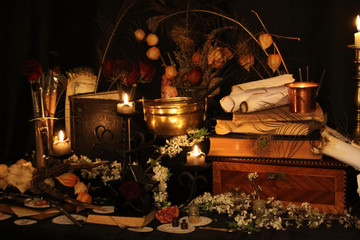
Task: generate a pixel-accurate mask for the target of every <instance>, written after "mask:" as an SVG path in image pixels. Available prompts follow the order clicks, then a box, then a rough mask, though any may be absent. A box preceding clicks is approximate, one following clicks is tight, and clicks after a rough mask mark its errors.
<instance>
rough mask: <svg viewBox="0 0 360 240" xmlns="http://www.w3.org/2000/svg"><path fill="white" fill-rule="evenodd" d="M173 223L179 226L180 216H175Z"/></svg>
mask: <svg viewBox="0 0 360 240" xmlns="http://www.w3.org/2000/svg"><path fill="white" fill-rule="evenodd" d="M171 225H172V226H173V227H178V226H179V218H177V217H174V218H173V220H172V222H171Z"/></svg>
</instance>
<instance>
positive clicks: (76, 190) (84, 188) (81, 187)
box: [74, 181, 88, 195]
mask: <svg viewBox="0 0 360 240" xmlns="http://www.w3.org/2000/svg"><path fill="white" fill-rule="evenodd" d="M87 190H88V189H87V186H86V185H85V183H83V182H81V181H78V182H77V183H76V184H75V187H74V193H75V195H76V194H80V193H82V192H86V191H87Z"/></svg>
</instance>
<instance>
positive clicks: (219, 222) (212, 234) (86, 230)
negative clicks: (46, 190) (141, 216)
mask: <svg viewBox="0 0 360 240" xmlns="http://www.w3.org/2000/svg"><path fill="white" fill-rule="evenodd" d="M88 213H89V211H83V212H80V213H79V214H81V215H84V216H87V214H88ZM207 217H209V218H211V219H212V220H213V221H212V222H211V223H210V224H209V226H212V227H226V225H227V222H228V221H231V220H232V219H230V218H228V217H227V216H226V215H219V214H216V213H210V214H208V215H207ZM17 219H19V218H17V217H16V216H12V217H11V218H9V219H6V220H2V221H0V232H1V234H2V236H9V237H11V239H26V240H27V239H51V240H55V239H76V240H79V239H87V240H90V239H106V240H111V239H117V240H119V239H126V240H129V239H143V240H144V239H157V240H160V239H186V240H189V239H190V240H191V239H196V240H199V239H206V240H212V239H214V240H215V239H217V240H218V239H291V240H294V239H295V240H296V239H307V240H308V239H336V240H338V239H360V230H357V229H355V228H351V229H345V228H344V227H343V226H341V225H339V224H338V223H335V222H334V224H333V225H332V227H331V228H327V227H325V226H321V227H319V228H317V229H309V228H306V227H302V228H296V227H290V228H288V229H287V230H274V229H269V230H261V231H260V232H255V233H252V234H248V233H245V232H242V231H236V232H233V233H228V232H220V231H213V230H203V229H199V228H196V229H195V231H193V232H191V233H186V234H174V233H165V232H161V231H159V230H157V229H156V228H157V227H158V226H159V225H161V223H160V222H159V221H157V220H156V219H154V220H153V221H152V222H151V223H149V224H148V226H149V227H152V228H153V231H151V232H146V233H142V232H132V231H129V230H127V229H122V228H119V227H117V226H108V225H100V224H92V223H85V224H84V225H83V226H82V227H78V226H76V225H74V224H72V225H59V224H54V223H53V222H52V219H53V218H49V219H45V220H41V221H38V222H37V223H35V224H32V225H25V226H18V225H16V224H14V221H15V220H17Z"/></svg>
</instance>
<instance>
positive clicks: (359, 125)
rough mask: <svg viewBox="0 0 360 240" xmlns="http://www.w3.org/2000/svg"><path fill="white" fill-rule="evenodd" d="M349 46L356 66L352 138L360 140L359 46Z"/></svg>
mask: <svg viewBox="0 0 360 240" xmlns="http://www.w3.org/2000/svg"><path fill="white" fill-rule="evenodd" d="M348 47H349V48H352V49H355V59H354V63H355V66H356V74H355V76H354V79H355V80H356V81H357V88H356V93H355V106H356V126H355V129H354V131H353V138H354V140H358V141H359V140H360V48H357V47H355V45H349V46H348Z"/></svg>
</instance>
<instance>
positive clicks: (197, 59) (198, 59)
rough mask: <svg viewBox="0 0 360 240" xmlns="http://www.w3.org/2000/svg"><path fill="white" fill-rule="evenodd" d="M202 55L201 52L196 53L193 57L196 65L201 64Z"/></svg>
mask: <svg viewBox="0 0 360 240" xmlns="http://www.w3.org/2000/svg"><path fill="white" fill-rule="evenodd" d="M200 58H201V53H200V52H199V51H196V52H194V53H193V55H192V56H191V60H192V62H193V63H194V64H198V63H200Z"/></svg>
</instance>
